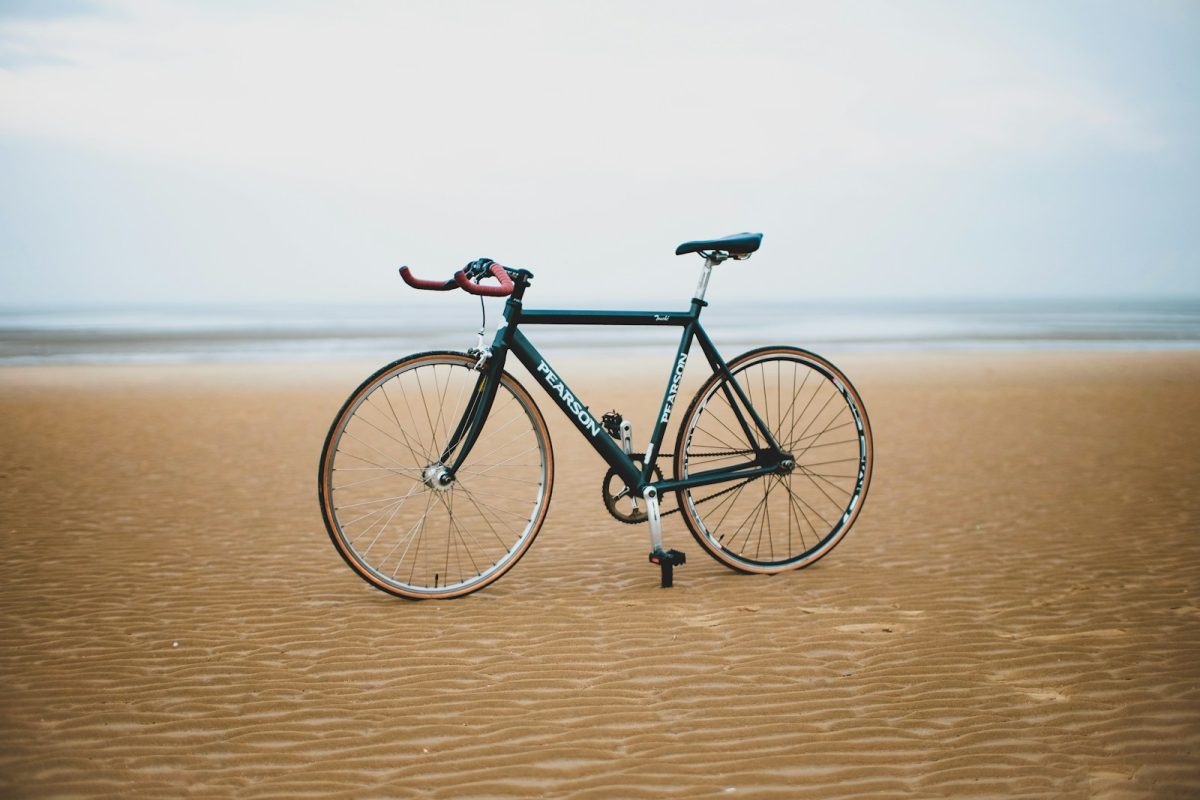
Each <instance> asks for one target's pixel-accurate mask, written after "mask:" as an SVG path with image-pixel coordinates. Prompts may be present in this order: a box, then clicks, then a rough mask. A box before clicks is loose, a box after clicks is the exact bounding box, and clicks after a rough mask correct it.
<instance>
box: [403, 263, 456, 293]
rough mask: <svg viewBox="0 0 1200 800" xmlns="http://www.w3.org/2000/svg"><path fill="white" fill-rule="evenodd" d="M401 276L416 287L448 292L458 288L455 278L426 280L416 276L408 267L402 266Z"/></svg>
mask: <svg viewBox="0 0 1200 800" xmlns="http://www.w3.org/2000/svg"><path fill="white" fill-rule="evenodd" d="M400 277H401V278H403V279H404V282H405V283H407V284H408V285H409V286H411V287H413V288H414V289H429V290H431V291H434V292H448V291H450V290H451V289H457V288H458V283H457V282H455V281H454V280H453V279H451V280H448V281H426V280H421V279H420V278H414V277H413V274H412V272H410V271H409V269H408V267H401V268H400Z"/></svg>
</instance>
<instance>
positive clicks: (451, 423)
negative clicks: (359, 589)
mask: <svg viewBox="0 0 1200 800" xmlns="http://www.w3.org/2000/svg"><path fill="white" fill-rule="evenodd" d="M475 361H476V359H473V358H469V357H468V356H465V355H463V354H461V353H446V352H435V353H421V354H418V355H413V356H409V357H407V358H404V359H401V360H400V361H397V362H395V363H393V364H390V365H388V366H387V367H384V368H383V369H382V370H380V371H379V372H377V373H375V374H374V375H372V376H371V377H370V378H368V379H367V380H366V381H365V382H364V383H363V384H362V385H361V386H360V387H359V388H358V389H357V390H355V392H354V393H353V394H352V395H350V398H349V399H348V400H347V401H346V403H345V405H344V406H343V407H342V410H341V411H340V412H339V413H338V415H337V417H336V418H335V419H334V421H333V425H332V426H331V427H330V430H329V435H328V437H327V438H326V440H325V449H324V451H323V452H322V454H321V464H320V474H319V476H318V478H319V482H318V493H319V497H320V502H321V510H322V512H323V515H324V518H325V526H326V528H327V530H328V531H329V536H330V538H331V539H332V540H333V544H334V546H335V547H336V548H337V550H338V552H339V553H341V555H342V557H343V558H344V559H345V560H346V563H347V564H349V565H350V567H351V568H352V569H353V570H354V571H355V572H356V573H358V575H359V576H361V577H362V578H363V579H364V580H365V581H367V582H368V583H370V584H371V585H372V586H375V587H376V588H379V589H381V590H383V591H385V592H389V593H391V594H395V595H399V596H401V597H407V598H411V599H424V598H435V597H440V598H445V597H456V596H458V595H463V594H467V593H468V592H473V591H475V590H477V589H481V588H483V587H484V586H486V585H487V584H489V583H491V582H492V581H494V580H496V579H497V578H499V577H500V576H501V575H503V574H504V573H505V572H506V571H508V569H509V568H510V567H512V565H513V564H515V563H516V562H517V560H518V559H519V558H520V557H521V556H522V555H524V553H525V551H526V550H528V549H529V546H530V544H532V543H533V539H534V537H536V536H537V533H538V530H539V529H540V528H541V525H542V521H543V520H544V519H545V516H546V510H547V507H548V505H549V502H550V493H551V489H552V488H553V483H554V458H553V454H552V452H551V449H550V435H549V432H548V430H547V429H546V422H545V420H544V419H543V418H542V415H541V412H540V411H538V408H537V406H536V405H535V404H534V402H533V400H532V398H530V397H529V394H528V393H527V392H526V391H525V389H524V388H523V387H522V386H521V385H520V384H519V383H517V381H516V380H515V379H513V377H512V376H510V375H509V374H507V373H504V374H503V375H502V377H501V380H500V385H499V387H498V388H497V390H496V399H495V402H494V403H493V405H492V408H491V410H490V412H489V413H488V418H487V421H486V422H485V423H484V426H483V428H482V430H481V431H480V434H479V438H478V439H477V440H476V442H475V445H474V447H473V449H472V450H471V452H470V454H469V456H468V457H467V460H466V461H465V462H463V464H462V466H461V467H460V468H459V469H458V471H457V473H456V475H455V476H454V479H453V480H452V481H449V482H445V481H444V480H441V478H442V476H443V474H444V472H445V466H446V465H445V464H443V463H442V461H441V455H442V453H443V450H444V449H445V448H446V445H447V442H448V441H449V440H450V438H451V437H452V435H453V434H454V431H455V429H456V428H457V427H458V425H459V421H460V420H462V419H463V415H464V414H465V413H467V410H468V408H469V405H470V404H471V402H472V399H473V398H474V396H475V395H476V390H477V388H478V386H479V378H480V373H478V372H476V371H474V370H473V369H472V367H473V366H474V364H475Z"/></svg>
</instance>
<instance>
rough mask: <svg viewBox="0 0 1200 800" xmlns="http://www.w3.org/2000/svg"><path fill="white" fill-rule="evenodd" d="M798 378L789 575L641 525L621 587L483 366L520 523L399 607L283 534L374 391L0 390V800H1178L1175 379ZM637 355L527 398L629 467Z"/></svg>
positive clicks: (1195, 758) (1031, 372)
mask: <svg viewBox="0 0 1200 800" xmlns="http://www.w3.org/2000/svg"><path fill="white" fill-rule="evenodd" d="M829 355H830V356H831V357H832V358H833V360H834V361H835V363H837V364H838V366H840V367H841V368H842V369H843V370H844V371H845V372H846V373H847V374H848V375H849V376H850V378H851V380H852V381H854V383H855V385H856V387H857V388H858V390H859V392H860V393H861V395H862V397H863V399H864V401H865V403H866V407H867V411H868V413H869V415H870V419H871V423H872V427H873V430H874V446H875V466H874V475H873V479H872V484H871V487H870V491H869V494H868V496H867V499H866V506H865V508H864V510H863V513H862V515H861V517H860V518H859V519H858V521H857V522H856V524H855V526H854V529H853V530H852V531H851V532H850V534H849V535H848V536H847V538H846V539H845V540H844V541H843V542H841V543H840V544H839V545H838V546H837V548H836V549H835V550H834V551H833V552H832V553H831V554H830V555H828V556H827V557H825V558H824V559H823V560H821V561H820V562H818V563H817V564H815V565H814V566H812V567H810V568H808V569H805V570H802V571H798V572H789V573H784V574H781V575H777V576H750V575H742V574H737V573H734V572H732V571H730V570H728V569H726V568H725V567H723V566H721V565H720V564H718V563H717V562H716V561H714V560H712V559H711V558H709V557H708V556H706V555H705V553H704V552H703V551H702V550H701V549H700V547H699V546H698V545H697V544H696V543H695V542H694V541H692V539H691V537H690V535H689V534H688V532H687V530H686V529H685V527H684V526H683V524H682V523H681V522H680V519H679V516H678V515H675V516H672V517H668V518H666V520H665V522H664V538H665V540H666V544H667V545H668V546H669V547H675V548H678V549H682V550H684V551H686V552H687V554H688V562H687V564H686V565H684V566H682V567H679V568H678V569H677V570H676V574H675V586H674V588H671V589H662V588H660V587H659V576H658V571H657V569H656V568H655V567H654V566H652V565H650V564H648V563H646V556H647V552H648V550H649V539H648V535H647V532H646V529H645V526H636V527H635V526H627V525H622V524H620V523H618V522H617V521H615V520H614V519H612V518H611V517H610V516H608V514H607V513H606V511H605V510H604V508H603V505H602V503H601V502H600V483H601V478H602V476H603V474H604V469H605V467H604V465H603V462H602V461H601V460H600V459H599V457H598V456H596V455H595V454H594V453H593V452H592V451H591V450H590V448H588V447H587V445H586V443H585V442H584V441H583V440H582V439H581V438H580V437H579V436H578V434H577V433H576V432H575V431H574V430H573V429H572V428H571V427H570V425H569V423H568V422H567V421H566V419H565V418H564V417H563V416H562V415H561V414H560V413H559V412H558V410H557V409H556V408H555V407H554V405H553V404H552V402H551V401H550V400H549V399H548V398H547V397H546V395H545V394H543V393H542V392H540V391H539V390H537V389H535V388H533V386H534V383H535V382H534V381H533V380H532V379H531V378H529V377H528V376H527V375H525V374H524V373H523V371H521V370H519V369H514V374H516V376H517V377H518V378H519V379H521V380H522V382H523V383H524V384H525V385H526V386H527V387H528V388H529V389H530V392H531V393H533V396H534V398H535V400H536V401H537V402H538V404H539V406H540V407H541V409H542V412H543V413H544V414H545V415H546V418H547V420H548V422H549V424H550V430H551V435H552V438H553V442H554V448H555V459H556V485H555V488H554V496H553V498H552V500H551V502H550V510H549V514H548V516H547V519H546V522H545V525H544V527H543V529H542V531H541V533H540V535H539V536H538V539H537V541H536V542H534V544H533V546H532V549H531V550H530V551H529V553H528V554H526V555H525V556H524V558H523V559H522V560H521V561H520V563H518V564H517V565H516V566H515V567H514V568H513V569H512V570H511V571H510V572H508V573H507V574H505V575H504V576H503V577H502V578H501V579H500V580H498V581H497V582H495V583H493V584H491V585H490V586H488V587H486V588H485V589H483V590H482V591H480V592H477V593H475V594H472V595H470V596H467V597H464V598H460V599H456V600H446V601H425V602H419V603H418V602H409V601H404V600H401V599H398V598H394V597H390V596H388V595H385V594H383V593H382V592H379V591H377V590H374V589H373V588H371V587H369V586H368V585H367V584H366V583H364V582H363V581H362V580H360V579H359V578H358V577H357V576H355V575H354V574H353V573H352V572H351V571H350V570H349V569H348V568H347V567H346V565H345V564H344V563H343V561H342V560H341V558H340V557H339V556H338V554H337V552H336V551H335V550H334V548H333V546H332V545H331V543H330V540H329V537H328V535H327V534H326V532H325V529H324V527H323V524H322V520H321V515H320V512H319V509H318V506H317V498H316V472H317V460H318V456H319V454H320V449H321V446H322V442H323V439H324V436H325V434H326V431H327V429H328V426H329V423H330V421H331V420H332V418H333V416H334V414H335V413H336V412H337V410H338V408H339V406H340V404H341V403H342V401H343V400H344V399H345V397H346V396H347V395H348V394H349V393H350V392H351V391H352V390H353V389H354V388H355V386H357V385H358V382H359V381H361V380H362V379H363V378H365V377H366V375H367V374H369V373H370V372H371V371H373V369H374V368H375V367H377V366H379V365H378V364H369V363H348V364H336V365H330V364H320V363H312V364H305V363H289V364H285V365H270V364H193V365H188V364H179V365H165V366H164V365H131V364H126V365H78V366H44V365H42V366H38V365H35V366H9V367H4V368H2V369H0V413H2V414H3V419H4V424H3V426H2V427H0V452H3V455H4V459H3V464H2V465H0V525H2V526H3V531H4V537H3V557H2V558H0V568H2V569H3V581H2V582H0V620H2V621H0V634H2V636H3V641H4V646H3V648H2V649H0V681H2V684H0V686H2V689H3V692H2V694H0V795H2V796H4V797H19V798H42V797H45V798H50V797H55V798H68V797H89V798H90V797H113V796H125V797H191V796H194V797H239V798H296V797H307V796H320V797H345V798H363V797H380V798H398V797H403V798H407V797H412V798H484V797H500V798H527V797H565V798H607V797H624V798H657V797H679V798H685V797H686V798H694V797H777V798H796V797H804V798H807V797H813V798H846V797H870V798H880V797H912V798H939V797H1039V798H1042V797H1044V798H1191V797H1196V796H1197V795H1200V666H1198V665H1200V351H1196V350H1186V349H1181V350H1177V351H1157V350H1146V351H1132V352H1105V351H1102V350H1095V351H1092V350H1089V351H1075V352H1056V351H1053V350H1046V351H1039V352H1018V351H1013V352H897V353H891V354H880V353H872V352H857V351H856V352H847V353H844V354H838V353H829ZM669 358H670V356H669V355H667V354H664V358H662V359H659V360H657V361H653V362H650V363H652V364H653V367H652V368H651V366H650V364H648V363H647V362H646V361H645V360H644V359H641V358H638V359H634V360H629V359H620V358H618V357H616V356H613V355H611V354H610V355H608V356H605V357H598V358H596V359H594V360H593V359H587V358H585V357H584V356H583V355H581V354H578V353H575V354H570V355H568V356H567V357H566V358H565V360H564V361H562V362H561V365H560V372H561V374H562V375H563V377H564V378H566V379H567V380H568V381H569V382H570V385H571V387H572V388H573V389H575V390H576V391H577V393H578V394H579V395H580V396H581V397H583V398H586V400H587V401H588V402H589V403H590V404H591V406H592V408H593V409H595V410H599V409H600V408H601V407H603V408H604V409H607V408H610V407H613V408H617V409H620V410H621V411H622V412H624V413H625V414H626V416H627V417H629V418H630V419H631V420H632V422H633V424H634V430H635V437H636V438H637V439H638V440H644V438H645V436H646V435H647V434H648V433H649V429H650V423H651V421H652V418H653V416H654V415H655V412H656V411H657V409H658V404H659V403H660V402H661V400H662V397H663V387H664V381H665V378H666V376H667V372H668V369H669V366H670V365H669V363H667V362H668V360H669ZM699 377H700V376H697V375H694V374H693V375H690V376H689V377H688V379H687V380H686V381H685V384H684V388H683V389H682V390H681V395H682V396H684V397H688V398H690V396H691V394H692V393H693V392H694V391H695V388H696V386H697V385H698V383H699ZM677 416H679V415H677ZM676 422H677V421H676ZM673 436H674V434H673V433H671V434H669V436H668V439H667V441H668V442H671V441H673Z"/></svg>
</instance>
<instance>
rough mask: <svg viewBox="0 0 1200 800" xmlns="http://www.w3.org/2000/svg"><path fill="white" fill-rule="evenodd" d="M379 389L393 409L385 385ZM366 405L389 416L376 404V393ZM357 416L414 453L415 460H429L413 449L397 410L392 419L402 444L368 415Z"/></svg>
mask: <svg viewBox="0 0 1200 800" xmlns="http://www.w3.org/2000/svg"><path fill="white" fill-rule="evenodd" d="M379 388H380V390H381V391H382V392H383V399H384V400H387V402H388V408H389V409H391V405H392V402H391V400H390V399H388V396H387V392H386V390H385V389H384V386H383V384H380V385H379ZM364 405H366V406H370V407H371V408H374V409H375V410H376V411H377V412H379V413H380V414H381V415H383V416H384V417H386V416H387V415H386V414H384V413H383V411H382V410H380V408H379V406H377V405H376V404H375V393H374V392H372V393H371V394H369V395H367V400H366V403H364ZM356 416H357V417H358V419H361V420H362V421H363V423H364V424H367V425H370V426H371V427H372V428H374V429H375V430H377V431H379V432H380V433H382V434H383V435H384V436H386V437H388V438H389V439H391V440H392V441H394V442H396V444H398V445H400V446H401V447H404V448H407V449H408V452H410V453H412V454H413V457H414V458H415V459H416V460H417V461H425V460H427V459H426V458H425V455H424V454H423V453H419V452H417V450H416V449H415V448H414V447H413V445H412V440H411V439H409V436H408V433H407V432H406V431H405V430H404V426H403V425H401V424H400V420H399V418H397V417H396V412H395V410H392V419H394V420H395V422H396V430H397V431H399V432H400V435H401V436H403V437H404V441H403V442H402V441H400V440H399V439H397V438H396V437H395V436H392V435H391V434H390V433H388V432H387V431H385V430H384V429H383V428H381V427H379V426H378V425H376V424H375V423H374V422H372V421H371V420H369V419H367V417H366V415H365V414H362V415H356ZM346 427H347V428H349V425H347V426H346ZM417 446H418V447H419V446H420V442H418V443H417Z"/></svg>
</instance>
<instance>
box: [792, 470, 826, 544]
mask: <svg viewBox="0 0 1200 800" xmlns="http://www.w3.org/2000/svg"><path fill="white" fill-rule="evenodd" d="M782 485H783V488H784V489H787V493H788V494H790V495H791V496H792V497H794V498H795V499H796V502H798V503H799V504H800V505H802V506H803V507H804V508H807V509H808V510H809V511H811V512H813V514H815V515H816V516H817V519H819V520H821V522H824V523H825V524H826V525H827V526H828V527H829V530H831V531H832V530H833V524H832V523H830V521H829V520H827V519H825V517H823V516H822V515H821V512H820V511H817V510H816V509H815V508H813V507H812V506H810V505H809V504H808V503H807V502H805V500H804V498H803V497H801V496H800V495H798V494H796V493H795V492H794V491H792V487H791V486H788V485H787V484H786V483H784V484H782ZM807 518H808V515H807V514H805V519H807ZM809 525H812V523H811V522H810V523H809ZM816 530H817V528H816V526H815V525H813V532H814V533H816ZM823 538H824V537H823V536H821V535H820V534H817V539H818V540H820V539H823Z"/></svg>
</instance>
